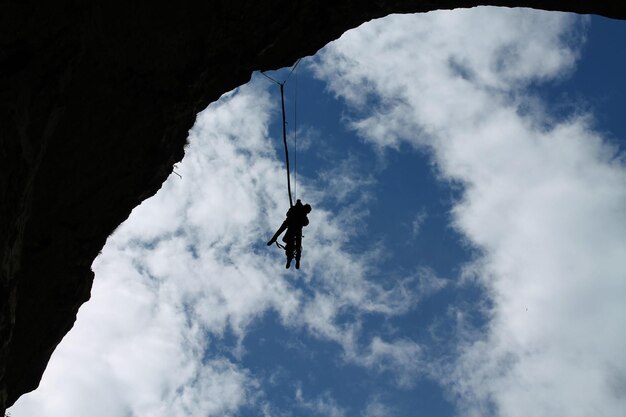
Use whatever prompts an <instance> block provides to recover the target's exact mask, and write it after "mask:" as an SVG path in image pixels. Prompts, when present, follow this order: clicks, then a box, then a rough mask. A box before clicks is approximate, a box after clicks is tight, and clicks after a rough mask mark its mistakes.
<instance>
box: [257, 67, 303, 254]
mask: <svg viewBox="0 0 626 417" xmlns="http://www.w3.org/2000/svg"><path fill="white" fill-rule="evenodd" d="M299 63H300V59H298V60H297V61H296V63H295V64H293V66H292V67H291V70H290V71H289V74H287V77H286V78H285V80H284V81H283V82H279V81H277V80H275V79H274V78H272V77H270V76H269V75H267V74H265V73H264V72H263V71H261V75H263V76H264V77H265V78H267V79H268V80H270V81H272V82H273V83H274V84H276V85H278V87H279V88H280V108H281V111H282V115H283V145H284V147H285V167H286V169H287V192H288V194H289V207H293V198H292V196H291V169H290V167H289V149H288V147H287V118H286V115H285V83H287V81H288V80H289V77H291V74H293V73H294V71H295V69H296V67H297V66H298V64H299ZM297 88H298V84H297V75H296V99H295V100H294V108H295V110H294V115H295V120H294V124H295V126H294V150H295V151H296V154H295V159H294V162H295V164H296V165H295V168H294V175H295V177H296V178H295V179H296V181H297V180H298V176H297V175H298V174H297V166H298V165H297V164H298V156H297V133H296V132H297V127H298V126H297V105H296V103H297V98H298V96H297V91H298V90H297ZM294 191H297V184H296V185H294ZM296 197H297V194H296ZM279 247H280V245H279Z"/></svg>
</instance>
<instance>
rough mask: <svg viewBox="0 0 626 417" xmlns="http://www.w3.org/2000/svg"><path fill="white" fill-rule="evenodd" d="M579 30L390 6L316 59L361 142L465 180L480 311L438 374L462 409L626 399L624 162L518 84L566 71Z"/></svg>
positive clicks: (611, 412) (614, 409)
mask: <svg viewBox="0 0 626 417" xmlns="http://www.w3.org/2000/svg"><path fill="white" fill-rule="evenodd" d="M584 25H585V21H584V20H581V19H580V18H579V17H576V16H574V15H565V14H560V13H545V12H543V13H542V12H536V11H529V10H505V9H485V8H479V9H472V10H465V11H455V12H453V13H448V12H437V13H429V14H428V15H421V16H394V17H390V18H388V19H387V20H385V21H384V22H381V21H378V22H373V23H370V24H368V25H365V26H363V27H361V28H360V29H359V30H358V31H353V32H349V33H347V34H345V35H344V36H343V37H342V38H341V39H340V40H339V41H337V42H335V43H333V44H331V45H330V46H329V47H327V48H326V49H325V50H324V51H322V53H321V57H320V59H319V61H318V62H317V63H316V64H315V65H314V69H315V71H316V72H317V74H318V76H319V77H321V78H323V79H325V80H327V81H328V83H329V87H330V88H331V90H332V91H334V92H335V93H336V94H337V95H339V96H341V97H343V98H344V99H345V100H346V101H347V102H348V103H349V104H350V105H351V106H352V107H353V108H354V109H355V110H357V111H358V112H359V113H357V114H358V115H359V117H357V118H355V119H354V120H353V121H352V126H353V128H354V129H356V131H357V132H358V133H359V134H360V135H361V136H362V137H363V138H364V139H365V140H366V141H368V142H370V143H372V144H373V145H375V146H376V147H379V148H381V149H385V148H397V147H398V146H399V144H400V143H402V142H408V143H410V144H412V145H414V146H416V147H419V148H420V149H427V150H428V151H429V152H430V153H431V154H432V157H433V159H434V161H435V162H436V168H437V170H438V171H439V174H440V175H441V177H442V178H443V179H446V180H448V181H453V182H458V183H459V184H462V185H463V187H464V194H463V198H462V200H461V201H459V202H458V203H457V204H456V206H455V208H454V213H453V214H454V225H455V227H456V228H457V229H458V230H459V231H460V232H461V233H462V234H464V236H465V237H466V238H467V239H468V242H469V243H470V244H472V245H474V246H475V247H476V248H479V249H480V250H481V251H482V255H481V256H480V257H479V258H478V259H476V261H475V263H474V265H473V267H472V268H471V269H472V270H473V271H474V272H475V273H476V278H477V279H478V281H479V282H480V283H481V285H483V286H484V287H485V290H486V296H488V297H489V298H490V301H491V303H492V305H493V308H492V309H491V310H490V311H489V312H488V314H489V315H488V319H489V322H488V324H487V326H486V329H485V333H484V334H482V335H481V336H480V337H479V338H476V337H475V335H474V334H473V333H472V337H470V338H468V339H465V340H464V341H463V342H462V343H461V345H460V346H459V350H460V357H459V359H458V361H457V362H456V363H455V365H454V366H453V367H445V369H444V370H443V371H444V372H443V373H441V374H440V375H438V377H439V378H441V379H442V381H443V382H444V383H445V384H447V385H448V387H449V388H450V389H451V390H453V391H455V392H456V393H457V394H459V395H460V404H459V412H460V413H461V414H467V415H490V414H496V415H501V416H528V415H533V416H553V415H560V416H587V415H597V416H615V415H622V414H623V410H624V409H626V395H625V390H624V386H625V384H624V381H625V380H626V336H624V332H623V329H624V325H625V324H626V322H625V320H624V317H626V304H624V302H623V300H624V295H625V294H626V281H624V279H623V277H624V271H625V270H626V257H625V256H624V254H625V253H626V238H625V236H626V233H625V232H626V170H625V168H624V165H623V162H622V161H623V159H620V157H619V156H617V155H615V150H614V149H613V148H612V147H611V146H610V145H609V144H607V143H606V142H605V141H604V140H603V139H602V138H601V137H599V136H598V134H596V133H594V132H593V131H592V130H591V128H590V127H589V123H588V118H589V116H588V115H587V116H585V115H582V116H581V115H572V117H571V118H570V119H567V120H560V121H558V120H556V121H555V120H554V118H553V117H551V116H550V115H542V114H540V113H537V111H533V112H527V111H525V109H528V108H529V107H530V108H533V107H534V106H536V100H537V99H536V98H535V97H530V96H528V95H527V94H528V93H526V92H525V90H524V88H525V87H527V86H528V85H530V84H531V83H538V82H546V81H549V80H557V79H560V78H562V77H563V76H565V75H567V74H568V73H569V72H571V71H572V69H573V68H574V64H575V61H576V57H577V54H578V52H577V51H578V49H577V46H576V45H575V44H572V43H571V41H580V40H581V39H582V38H583V34H582V32H581V27H582V26H584ZM372 103H375V104H376V108H375V109H374V111H372V110H370V108H369V107H368V106H371V104H372ZM534 108H535V109H536V107H534ZM445 372H449V373H448V374H445Z"/></svg>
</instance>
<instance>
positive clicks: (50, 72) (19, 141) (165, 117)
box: [0, 0, 626, 410]
mask: <svg viewBox="0 0 626 417" xmlns="http://www.w3.org/2000/svg"><path fill="white" fill-rule="evenodd" d="M487 3H489V4H492V5H502V6H526V7H535V8H542V9H547V10H563V11H573V12H579V13H596V14H602V15H605V16H609V17H614V18H620V19H624V18H626V12H624V11H622V10H621V7H620V6H618V4H619V3H618V2H614V1H605V0H599V1H596V2H593V3H590V2H566V1H519V2H516V1H491V2H487ZM478 4H479V2H471V1H452V0H437V1H417V0H377V1H373V0H371V1H363V0H334V1H332V2H331V1H324V0H300V1H287V0H284V1H280V0H267V1H263V2H259V1H244V0H229V1H225V0H212V1H207V0H202V1H199V0H190V1H188V2H184V3H180V4H178V3H174V2H163V3H162V4H161V3H160V2H158V1H145V2H141V1H139V2H125V3H121V4H120V5H119V6H118V5H116V4H115V2H111V1H107V2H99V1H92V2H79V1H73V0H57V1H54V2H38V3H35V2H33V1H31V0H21V1H13V0H4V1H1V0H0V262H1V264H0V410H4V408H5V405H7V406H10V405H12V404H13V403H14V402H15V401H16V400H17V398H19V396H20V395H22V394H23V393H25V392H28V391H31V390H33V389H35V388H36V387H37V385H38V384H39V380H40V378H41V375H42V373H43V371H44V369H45V367H46V365H47V363H48V360H49V358H50V355H51V354H52V352H53V351H54V349H55V347H56V346H57V344H58V343H59V342H60V341H61V339H62V338H63V336H64V335H65V334H66V333H67V332H68V331H69V330H70V329H71V327H72V325H73V323H74V321H75V318H76V313H77V311H78V308H79V307H80V305H81V304H82V303H84V302H85V301H87V300H88V299H89V296H90V290H91V284H92V281H93V278H94V274H93V272H92V271H91V263H92V262H93V260H94V258H95V257H96V256H97V254H98V252H99V251H100V249H101V248H102V247H103V246H104V243H105V241H106V239H107V237H108V236H109V234H111V233H112V232H113V230H114V229H115V228H116V227H117V226H118V225H119V224H120V223H121V222H123V221H124V220H125V219H126V218H127V217H128V215H129V214H130V212H131V210H132V209H133V208H134V207H135V206H137V205H138V204H139V203H141V201H143V200H144V199H146V198H148V197H150V196H152V195H153V194H154V193H156V191H157V190H158V189H159V188H160V187H161V184H162V182H163V181H164V180H165V179H166V178H167V176H168V175H169V174H170V172H171V171H172V167H173V165H174V164H175V163H176V162H178V161H180V160H181V159H182V157H183V154H184V146H185V143H186V137H187V132H188V129H190V128H191V126H192V125H193V123H194V120H195V116H196V114H197V113H198V112H199V111H201V110H203V109H204V108H205V107H206V106H207V105H208V104H209V103H211V102H212V101H214V100H216V99H217V98H218V97H219V96H220V95H221V94H223V93H225V92H227V91H229V90H231V89H233V88H234V87H237V86H238V85H241V84H243V83H245V82H246V81H247V80H248V79H249V77H250V74H251V72H252V71H254V70H259V69H269V68H278V67H281V66H287V65H291V64H292V63H293V62H294V61H295V60H296V59H297V58H298V57H301V56H305V55H310V54H313V53H314V52H315V51H317V50H318V49H319V48H321V47H323V46H324V44H326V43H327V42H329V41H331V40H333V39H335V38H337V37H339V36H340V35H341V33H343V32H344V31H346V30H348V29H350V28H352V27H355V26H357V25H359V24H361V23H363V22H365V21H367V20H370V19H372V18H376V17H381V16H384V15H387V14H389V13H393V12H399V13H408V12H425V11H429V10H434V9H450V8H455V7H470V6H475V5H478ZM480 4H486V3H480Z"/></svg>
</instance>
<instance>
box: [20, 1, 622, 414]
mask: <svg viewBox="0 0 626 417" xmlns="http://www.w3.org/2000/svg"><path fill="white" fill-rule="evenodd" d="M625 40H626V27H625V26H624V24H623V22H614V21H610V20H608V19H603V18H598V17H591V18H589V17H579V16H574V15H566V14H560V13H546V12H537V11H530V10H523V9H516V10H510V9H495V8H477V9H472V10H461V11H454V12H436V13H428V14H422V15H414V16H391V17H388V18H385V19H383V20H379V21H375V22H371V23H368V24H366V25H363V26H362V27H360V28H358V29H356V30H354V31H351V32H349V33H347V34H345V35H344V36H343V37H342V38H341V39H340V40H338V41H336V42H333V43H331V44H330V45H328V46H327V47H326V48H324V49H323V50H322V51H320V52H319V53H318V54H317V55H316V56H314V57H309V58H306V59H304V60H303V61H302V62H301V64H300V65H299V66H298V71H297V72H296V74H295V75H293V76H292V77H291V78H290V80H289V82H288V84H287V95H288V100H287V109H288V112H289V113H290V115H289V117H290V128H293V127H295V122H294V121H293V119H292V117H293V109H294V107H293V105H294V96H293V94H294V92H295V86H296V83H297V92H298V100H297V106H298V122H297V128H298V152H297V158H298V177H297V178H298V188H297V190H298V191H297V192H298V198H302V199H303V200H304V201H307V202H310V203H311V204H312V206H313V212H312V213H311V215H310V219H311V225H310V226H309V227H307V228H306V229H305V231H304V234H305V238H304V253H303V260H302V269H301V270H300V271H295V270H293V269H291V270H285V268H284V256H283V255H282V254H281V253H280V251H278V249H276V248H267V247H266V246H265V242H266V241H267V239H268V238H269V237H270V236H271V234H272V233H273V230H275V229H276V228H277V227H278V226H279V225H280V222H281V221H282V218H283V216H284V213H285V211H286V209H287V208H288V198H287V192H286V185H285V173H284V163H283V159H282V158H283V150H282V140H281V139H282V138H281V131H280V113H279V109H280V107H279V105H280V102H279V95H278V90H277V87H276V86H275V85H273V84H271V83H270V82H268V81H267V80H266V79H265V78H264V77H262V76H260V75H259V74H254V75H253V76H252V79H251V82H250V83H249V84H248V85H246V86H242V87H240V88H239V89H236V90H235V91H233V92H231V93H228V94H226V95H224V97H222V98H221V99H220V100H219V101H218V102H216V103H213V104H212V105H211V106H209V108H208V109H207V110H206V111H204V112H203V113H201V114H200V115H199V116H198V119H197V121H196V125H195V126H194V128H193V129H192V130H191V131H190V145H189V147H188V149H187V154H186V157H185V159H184V161H183V162H182V163H181V164H179V166H178V168H177V172H178V173H179V174H180V175H181V176H182V178H179V177H178V176H176V175H174V174H172V176H171V177H170V178H169V179H168V181H167V182H166V183H165V184H164V186H163V188H162V189H161V191H160V192H159V193H158V194H157V195H156V196H155V197H153V198H152V199H150V200H148V201H146V202H144V203H143V204H142V205H141V206H140V207H138V208H137V209H136V210H135V211H134V212H133V214H132V215H131V217H130V218H129V219H128V221H127V222H126V223H125V224H124V225H122V226H120V228H119V229H118V230H117V231H116V232H115V234H114V235H113V236H111V237H110V238H109V241H108V242H107V246H106V247H105V249H104V250H103V253H102V255H101V256H100V257H99V258H98V259H97V260H96V262H95V263H94V270H95V271H96V281H95V283H94V289H93V294H92V300H91V301H90V302H89V303H87V304H86V305H85V306H83V307H82V308H81V311H80V313H79V317H78V321H77V323H76V326H75V328H74V329H73V330H72V331H71V332H70V334H69V335H68V336H67V337H66V338H65V339H64V341H63V342H62V343H61V345H60V346H59V348H58V349H57V351H56V352H55V354H54V355H53V359H52V361H51V362H50V365H49V368H48V370H47V371H46V374H45V375H44V379H43V381H42V384H41V387H40V388H39V389H38V390H37V391H35V392H33V393H32V394H28V395H26V396H24V397H22V399H20V400H19V401H18V403H17V404H16V405H15V406H14V407H13V408H12V409H11V410H10V411H11V413H12V415H13V416H15V417H18V416H30V415H39V416H64V417H69V416H79V415H80V416H83V415H92V416H111V415H115V416H146V415H147V416H165V415H167V416H168V417H172V416H225V415H232V416H236V415H240V416H276V417H282V416H363V417H383V416H385V417H386V416H389V417H391V416H490V415H493V416H507V417H509V416H511V417H513V416H528V415H533V416H554V415H560V416H587V415H597V416H616V415H620V413H622V414H621V415H623V410H624V409H626V366H625V365H624V364H626V356H625V355H626V354H625V352H626V336H624V332H623V329H624V325H625V322H624V320H625V317H626V307H624V303H623V299H624V296H626V280H625V279H624V271H626V268H625V267H626V265H625V262H626V256H624V254H626V237H625V236H626V170H625V168H624V147H625V143H626V142H625V139H624V138H626V124H625V123H624V118H623V109H624V108H626V106H625V105H626V83H625V82H624V80H623V74H624V73H626V58H625V57H624V54H623V53H621V48H622V46H623V44H624V41H625ZM287 71H288V70H281V71H277V72H273V73H270V75H272V76H273V77H275V78H278V79H282V78H283V77H285V76H286V74H287ZM291 146H292V148H291V155H292V165H293V164H294V162H295V161H294V159H293V156H294V155H295V152H294V149H293V143H292V142H291Z"/></svg>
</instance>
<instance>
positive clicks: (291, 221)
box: [267, 200, 311, 269]
mask: <svg viewBox="0 0 626 417" xmlns="http://www.w3.org/2000/svg"><path fill="white" fill-rule="evenodd" d="M310 212H311V205H309V204H302V201H300V200H297V201H296V204H294V205H293V207H291V208H290V209H289V210H288V211H287V218H286V219H285V221H284V222H283V224H281V225H280V227H279V228H278V230H277V231H276V233H274V236H272V238H271V239H270V240H269V242H267V246H270V245H271V244H272V243H274V242H276V239H278V237H279V236H280V234H281V233H283V232H284V231H285V230H287V233H285V236H283V239H282V241H283V242H285V246H284V247H283V248H284V249H285V255H286V256H287V265H286V268H289V267H290V266H291V261H292V260H293V259H294V258H295V259H296V269H300V256H301V255H302V228H303V227H304V226H307V225H308V224H309V218H308V217H307V214H309V213H310ZM279 246H280V245H279ZM281 247H282V246H281Z"/></svg>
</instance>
